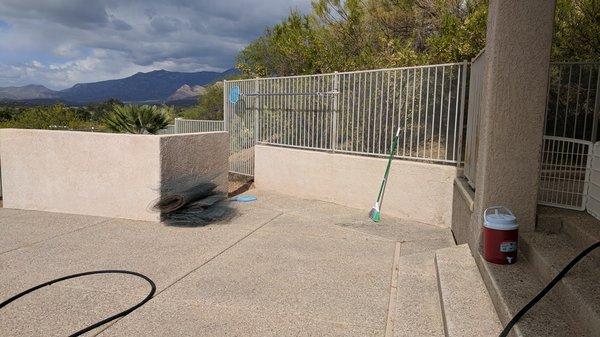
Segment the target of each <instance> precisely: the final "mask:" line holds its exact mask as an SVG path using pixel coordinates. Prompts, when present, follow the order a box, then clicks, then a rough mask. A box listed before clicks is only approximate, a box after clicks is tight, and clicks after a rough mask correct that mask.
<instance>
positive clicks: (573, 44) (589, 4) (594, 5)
mask: <svg viewBox="0 0 600 337" xmlns="http://www.w3.org/2000/svg"><path fill="white" fill-rule="evenodd" d="M599 57H600V0H558V1H557V3H556V18H555V20H554V40H553V41H552V60H553V61H597V60H598V58H599Z"/></svg>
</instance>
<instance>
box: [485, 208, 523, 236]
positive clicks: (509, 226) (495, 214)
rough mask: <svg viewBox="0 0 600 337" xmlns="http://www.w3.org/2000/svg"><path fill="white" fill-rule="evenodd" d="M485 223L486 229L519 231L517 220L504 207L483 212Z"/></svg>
mask: <svg viewBox="0 0 600 337" xmlns="http://www.w3.org/2000/svg"><path fill="white" fill-rule="evenodd" d="M483 223H484V226H485V227H488V228H491V229H497V230H513V229H517V228H518V227H519V226H518V225H517V218H516V217H515V215H514V214H513V213H512V212H511V211H510V210H509V209H508V208H506V207H504V206H492V207H489V208H488V209H486V210H485V212H483Z"/></svg>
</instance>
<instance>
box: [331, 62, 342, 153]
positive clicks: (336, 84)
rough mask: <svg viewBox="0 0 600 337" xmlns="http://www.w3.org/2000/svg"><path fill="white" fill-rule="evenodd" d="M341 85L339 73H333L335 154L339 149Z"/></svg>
mask: <svg viewBox="0 0 600 337" xmlns="http://www.w3.org/2000/svg"><path fill="white" fill-rule="evenodd" d="M339 83H340V75H339V74H338V72H337V71H336V72H334V73H333V92H334V94H333V95H334V98H333V114H332V117H331V118H332V121H331V151H332V152H335V150H336V148H337V136H338V125H337V124H338V107H339V100H340V95H339Z"/></svg>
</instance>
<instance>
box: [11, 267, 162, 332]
mask: <svg viewBox="0 0 600 337" xmlns="http://www.w3.org/2000/svg"><path fill="white" fill-rule="evenodd" d="M96 274H128V275H134V276H137V277H140V278H143V279H144V280H146V281H147V282H148V283H149V284H150V287H151V288H152V289H151V290H150V293H148V295H147V296H146V298H144V299H143V300H142V301H141V302H140V303H138V304H136V305H134V306H133V307H131V308H129V309H127V310H124V311H122V312H120V313H118V314H116V315H113V316H110V317H108V318H105V319H103V320H101V321H100V322H98V323H94V324H92V325H90V326H88V327H85V328H83V329H81V330H79V331H77V332H75V333H74V334H72V335H70V336H71V337H73V336H80V335H82V334H84V333H86V332H88V331H91V330H94V329H96V328H97V327H100V326H102V325H104V324H106V323H108V322H110V321H112V320H115V319H117V318H119V317H123V316H125V315H128V314H130V313H131V312H132V311H134V310H135V309H137V308H139V307H141V306H142V305H144V304H145V303H146V302H148V301H149V300H150V299H151V298H152V296H154V293H155V292H156V284H154V281H152V280H151V279H150V278H149V277H148V276H146V275H143V274H140V273H136V272H134V271H129V270H95V271H88V272H85V273H79V274H73V275H68V276H63V277H61V278H57V279H55V280H52V281H48V282H45V283H42V284H39V285H37V286H35V287H33V288H30V289H27V290H25V291H23V292H21V293H18V294H16V295H15V296H13V297H11V298H9V299H7V300H6V301H4V302H2V303H0V309H2V308H4V307H5V306H6V305H8V304H10V303H11V302H13V301H15V300H17V299H19V298H21V297H23V296H25V295H27V294H29V293H31V292H33V291H36V290H38V289H40V288H43V287H46V286H49V285H51V284H54V283H57V282H61V281H65V280H69V279H72V278H77V277H81V276H87V275H96Z"/></svg>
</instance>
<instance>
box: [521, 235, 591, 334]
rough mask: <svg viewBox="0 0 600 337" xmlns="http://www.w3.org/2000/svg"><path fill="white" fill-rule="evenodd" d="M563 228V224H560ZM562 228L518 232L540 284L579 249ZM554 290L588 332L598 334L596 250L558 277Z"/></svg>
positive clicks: (552, 276) (577, 322)
mask: <svg viewBox="0 0 600 337" xmlns="http://www.w3.org/2000/svg"><path fill="white" fill-rule="evenodd" d="M563 228H564V227H563ZM572 235H573V234H566V233H565V232H559V233H551V232H533V233H522V234H521V236H520V242H519V245H520V247H521V248H522V250H523V253H524V255H526V256H527V259H528V260H529V261H530V262H531V264H532V267H533V269H534V270H535V272H536V273H537V275H538V277H539V278H540V280H541V281H542V283H543V284H547V283H548V282H550V281H551V280H552V278H554V276H555V275H556V274H558V273H559V271H560V270H561V269H562V268H564V266H566V265H567V263H569V261H571V260H572V259H573V258H574V257H575V256H577V254H579V252H580V251H581V250H582V247H581V246H582V245H581V244H580V243H573V237H572ZM553 292H556V293H557V294H558V296H559V298H560V300H561V302H562V306H563V308H564V309H565V311H566V312H567V314H569V316H570V317H571V318H572V319H573V320H574V321H576V324H577V325H579V326H581V327H582V328H583V329H585V330H587V333H588V335H589V336H600V250H596V251H595V252H592V253H591V254H590V255H588V256H587V257H586V258H585V259H583V260H582V261H580V262H579V263H578V264H577V265H576V266H575V267H574V268H573V269H571V271H570V272H569V274H567V275H566V276H565V277H564V278H563V279H562V281H560V282H559V283H558V284H557V285H556V287H555V289H554V290H553Z"/></svg>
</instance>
